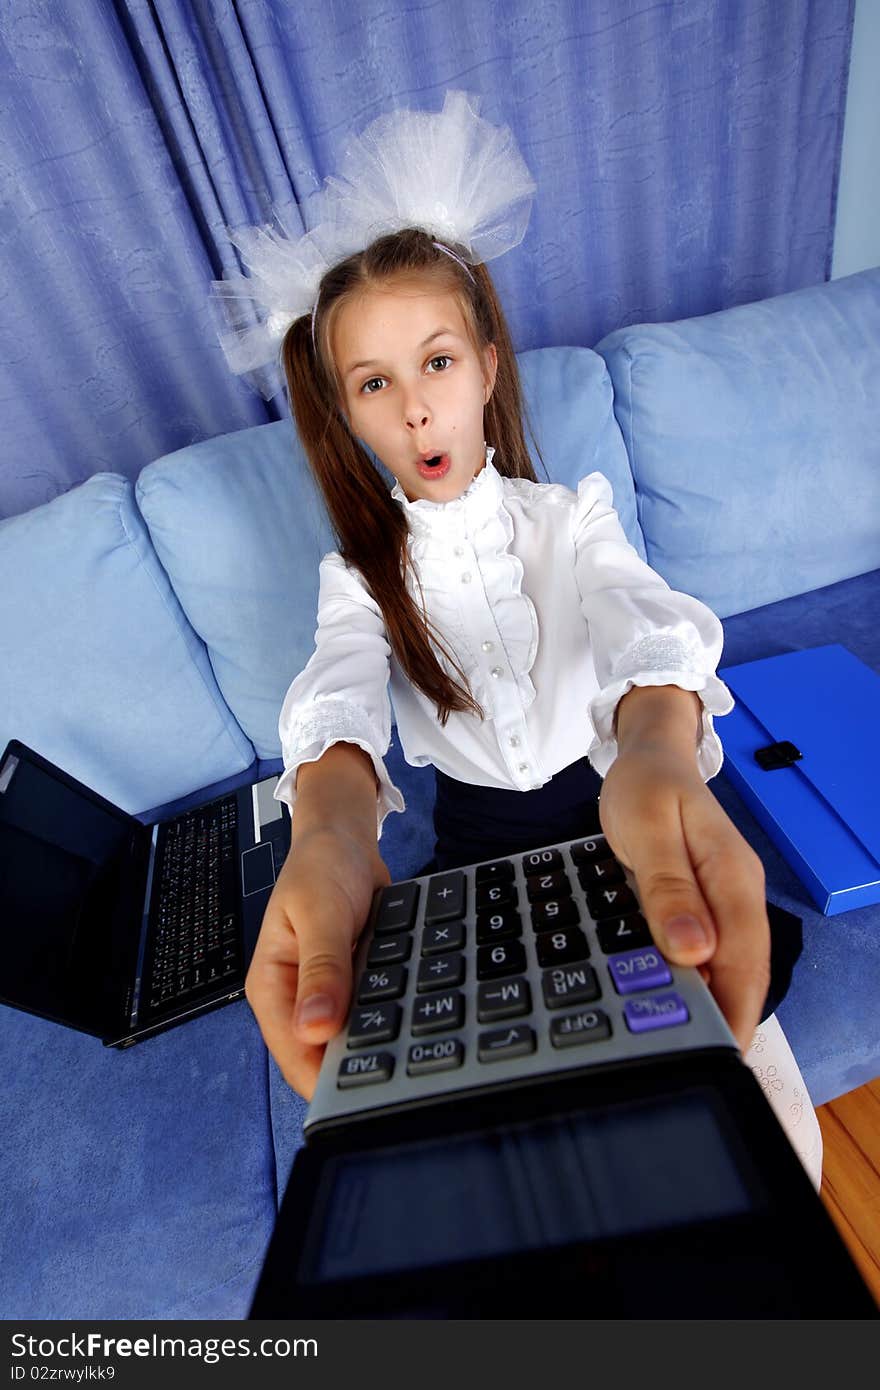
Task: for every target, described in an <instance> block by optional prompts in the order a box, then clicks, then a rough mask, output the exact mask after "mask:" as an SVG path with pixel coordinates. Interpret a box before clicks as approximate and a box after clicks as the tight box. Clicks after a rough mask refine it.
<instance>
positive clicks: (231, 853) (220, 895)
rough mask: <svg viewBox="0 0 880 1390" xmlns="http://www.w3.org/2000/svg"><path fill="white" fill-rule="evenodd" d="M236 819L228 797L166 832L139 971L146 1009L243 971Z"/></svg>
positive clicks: (163, 1005)
mask: <svg viewBox="0 0 880 1390" xmlns="http://www.w3.org/2000/svg"><path fill="white" fill-rule="evenodd" d="M237 820H238V808H237V804H236V799H235V796H234V795H233V796H229V797H223V798H221V799H219V800H218V801H212V802H211V803H210V804H209V805H208V806H199V807H198V808H197V809H196V810H193V811H188V812H186V813H185V814H184V815H182V816H179V817H177V819H176V820H174V821H172V822H171V823H170V824H169V825H168V826H167V827H165V835H164V837H163V840H162V843H161V845H160V846H159V848H158V853H157V860H158V862H157V865H156V870H157V882H158V884H159V891H158V893H157V895H156V900H155V904H154V907H153V910H152V911H151V914H150V934H149V938H148V941H147V953H146V961H145V970H144V977H145V980H146V999H147V1003H148V1006H149V1008H150V1009H151V1010H153V1009H161V1010H165V1009H167V1008H168V1006H169V1005H170V1004H175V1003H177V1002H178V1001H182V1002H186V1000H187V999H188V998H190V997H192V996H198V995H201V994H206V993H208V992H209V991H211V990H215V989H218V988H221V987H222V986H223V985H224V983H225V982H226V981H227V979H228V978H229V977H230V976H233V975H238V974H240V973H241V971H242V964H243V962H242V943H241V928H240V923H239V915H238V893H237V884H236V872H237V869H236V865H237V860H238V847H237V832H236V825H237Z"/></svg>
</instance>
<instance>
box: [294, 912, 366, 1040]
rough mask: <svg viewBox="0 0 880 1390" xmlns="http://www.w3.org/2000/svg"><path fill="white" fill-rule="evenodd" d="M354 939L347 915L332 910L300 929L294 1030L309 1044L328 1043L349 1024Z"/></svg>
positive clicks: (315, 917) (313, 918) (316, 917)
mask: <svg viewBox="0 0 880 1390" xmlns="http://www.w3.org/2000/svg"><path fill="white" fill-rule="evenodd" d="M348 915H349V916H350V907H349V914H348ZM353 938H354V932H353V930H352V925H351V922H350V921H349V920H347V918H346V914H345V913H344V912H342V913H340V912H336V911H333V910H332V908H329V907H328V910H327V911H326V912H325V913H322V914H321V916H320V917H318V916H314V917H312V918H311V919H310V920H309V923H308V926H307V927H305V928H301V929H300V933H299V979H298V982H297V1000H296V1012H295V1014H294V1030H295V1032H296V1033H297V1035H298V1036H299V1037H300V1038H302V1039H303V1041H305V1042H310V1043H322V1042H326V1041H327V1040H328V1039H329V1038H332V1037H333V1036H334V1035H335V1034H336V1033H338V1032H339V1030H340V1028H341V1027H342V1025H343V1023H344V1022H345V1018H346V1015H347V1013H348V1007H349V1004H350V1002H351V986H352V969H351V960H352V940H353Z"/></svg>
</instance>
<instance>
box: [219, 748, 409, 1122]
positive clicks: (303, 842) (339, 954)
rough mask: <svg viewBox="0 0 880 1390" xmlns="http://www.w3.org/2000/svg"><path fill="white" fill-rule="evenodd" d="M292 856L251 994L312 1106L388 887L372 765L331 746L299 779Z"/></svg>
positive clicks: (274, 900) (285, 1067)
mask: <svg viewBox="0 0 880 1390" xmlns="http://www.w3.org/2000/svg"><path fill="white" fill-rule="evenodd" d="M296 793H297V794H296V802H295V805H294V810H293V821H292V831H291V844H290V853H289V854H288V856H287V859H286V860H285V862H284V866H283V868H282V870H281V873H280V875H279V877H278V881H277V882H276V884H275V888H274V889H273V891H272V896H271V897H270V899H269V902H268V904H267V907H266V912H265V915H264V917H263V924H262V927H261V928H260V935H259V939H258V941H257V946H256V950H255V951H254V956H253V960H252V962H251V967H250V970H249V971H248V976H247V981H246V984H245V993H246V995H247V999H248V1002H249V1003H250V1005H251V1008H252V1009H253V1011H254V1014H255V1016H256V1019H257V1022H258V1024H259V1025H260V1031H261V1032H262V1034H263V1040H264V1041H265V1043H266V1046H267V1047H268V1049H269V1051H270V1052H271V1053H272V1055H273V1057H274V1058H275V1060H276V1062H277V1063H278V1066H279V1067H280V1069H281V1072H282V1074H283V1076H284V1078H285V1080H286V1081H287V1082H288V1084H289V1085H290V1086H292V1087H293V1089H294V1090H295V1091H298V1092H299V1093H300V1095H303V1096H305V1097H306V1099H307V1100H308V1099H310V1098H311V1095H312V1091H313V1090H314V1087H315V1080H316V1078H317V1075H318V1068H319V1067H320V1064H321V1058H322V1056H323V1053H324V1044H325V1043H326V1042H327V1041H328V1039H330V1038H332V1037H333V1036H334V1034H335V1033H338V1032H339V1030H340V1028H341V1027H342V1024H343V1022H344V1021H345V1017H346V1013H347V1010H348V1006H349V1001H350V998H351V987H352V972H351V956H352V949H353V947H354V944H355V942H356V941H357V938H358V935H359V933H360V931H361V930H362V928H363V926H364V924H365V922H366V920H367V916H368V914H369V911H370V905H371V902H372V898H373V894H374V892H375V890H376V889H377V888H379V887H382V886H384V885H385V884H387V883H389V882H390V881H391V879H390V875H389V873H388V870H387V868H386V866H385V864H384V863H383V861H382V859H381V858H380V856H379V850H378V844H377V838H376V793H377V778H376V774H375V772H374V769H373V763H372V760H371V758H370V756H369V755H368V754H367V753H365V752H364V751H363V749H361V748H359V747H357V746H355V745H354V744H350V743H335V744H333V745H332V746H331V747H330V748H328V749H327V751H326V752H325V753H324V754H322V756H321V757H320V758H319V759H317V761H315V762H310V763H304V764H303V765H302V766H301V767H300V769H299V772H298V775H297V785H296Z"/></svg>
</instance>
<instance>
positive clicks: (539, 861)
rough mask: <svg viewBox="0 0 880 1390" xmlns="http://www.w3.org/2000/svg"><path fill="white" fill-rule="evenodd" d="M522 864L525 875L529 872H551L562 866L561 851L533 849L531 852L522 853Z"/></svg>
mask: <svg viewBox="0 0 880 1390" xmlns="http://www.w3.org/2000/svg"><path fill="white" fill-rule="evenodd" d="M522 866H523V873H524V874H525V875H526V877H528V875H529V874H546V873H552V872H554V871H555V870H556V869H561V868H562V853H561V851H560V850H558V849H535V850H532V852H531V854H524V855H523V860H522Z"/></svg>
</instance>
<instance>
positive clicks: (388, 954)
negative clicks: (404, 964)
mask: <svg viewBox="0 0 880 1390" xmlns="http://www.w3.org/2000/svg"><path fill="white" fill-rule="evenodd" d="M411 952H412V937H411V936H410V934H409V933H408V932H400V933H399V934H398V935H397V936H379V937H377V938H376V940H375V941H373V942H371V943H370V949H369V952H368V954H367V966H368V967H370V966H373V965H398V964H400V962H401V961H404V960H409V958H410V953H411Z"/></svg>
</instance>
